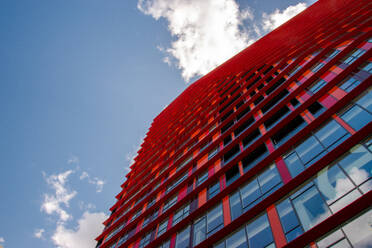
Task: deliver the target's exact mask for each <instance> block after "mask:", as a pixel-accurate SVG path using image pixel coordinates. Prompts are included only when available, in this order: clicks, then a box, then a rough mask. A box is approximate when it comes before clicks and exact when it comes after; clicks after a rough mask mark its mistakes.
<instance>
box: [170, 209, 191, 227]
mask: <svg viewBox="0 0 372 248" xmlns="http://www.w3.org/2000/svg"><path fill="white" fill-rule="evenodd" d="M189 213H190V205H189V204H187V205H186V206H183V207H181V209H179V210H178V211H177V212H176V213H175V214H174V216H173V226H174V225H176V224H177V223H178V222H180V221H181V220H183V219H184V218H186V217H187V216H188V215H189Z"/></svg>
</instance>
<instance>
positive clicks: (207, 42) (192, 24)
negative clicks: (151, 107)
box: [137, 0, 307, 82]
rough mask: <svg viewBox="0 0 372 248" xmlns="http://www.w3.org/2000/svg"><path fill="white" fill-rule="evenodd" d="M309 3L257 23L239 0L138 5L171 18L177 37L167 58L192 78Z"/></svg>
mask: <svg viewBox="0 0 372 248" xmlns="http://www.w3.org/2000/svg"><path fill="white" fill-rule="evenodd" d="M306 6H307V3H299V4H297V5H293V6H288V8H286V9H284V10H282V11H281V10H279V9H277V10H275V11H274V12H273V13H269V14H268V13H264V14H263V19H262V22H261V23H257V21H256V18H254V15H253V10H252V9H251V8H246V9H241V8H240V7H239V5H238V3H237V2H236V1H235V0H204V1H200V0H139V1H138V5H137V7H138V9H139V10H140V11H142V12H143V13H144V14H146V15H150V16H152V17H153V18H154V19H156V20H158V19H160V18H164V19H166V20H167V22H168V30H169V32H170V34H171V36H172V37H173V38H174V40H173V42H171V44H170V47H168V48H164V47H163V46H157V47H158V49H159V50H160V51H162V52H164V53H165V57H164V58H163V62H165V63H167V64H169V65H172V64H175V65H176V66H177V67H178V68H179V69H180V70H181V74H182V77H183V78H184V79H185V80H186V82H188V81H189V80H190V79H191V78H192V77H194V76H200V75H205V74H206V73H207V72H209V71H210V70H212V69H214V68H215V67H217V66H218V65H220V64H221V63H223V62H225V61H226V60H227V59H229V58H230V57H232V56H233V55H235V54H236V53H237V52H239V51H241V50H243V49H244V48H246V47H247V46H248V45H250V44H252V43H253V42H254V41H256V40H257V39H258V38H259V37H260V36H261V35H262V34H264V33H266V32H268V31H270V30H272V29H273V28H275V27H277V26H279V25H280V24H282V23H284V22H285V21H287V20H288V19H290V18H291V17H293V16H294V15H296V14H297V13H299V12H301V11H302V10H303V9H305V8H306Z"/></svg>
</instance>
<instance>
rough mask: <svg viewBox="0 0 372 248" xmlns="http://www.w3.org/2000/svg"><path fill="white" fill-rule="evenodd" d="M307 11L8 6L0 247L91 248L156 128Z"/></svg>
mask: <svg viewBox="0 0 372 248" xmlns="http://www.w3.org/2000/svg"><path fill="white" fill-rule="evenodd" d="M309 4H310V2H308V1H305V0H303V1H297V0H296V1H295V0H293V1H292V0H282V1H277V0H256V1H255V0H253V1H251V0H244V1H243V0H225V1H222V0H221V1H220V0H218V1H217V0H214V1H212V0H208V1H207V0H206V1H199V0H187V1H186V0H179V1H174V0H152V1H150V0H142V1H141V0H139V1H137V0H125V1H123V0H111V1H103V0H65V1H57V0H33V1H29V0H4V1H1V2H0V84H1V91H0V110H1V112H0V113H1V118H0V135H1V140H0V155H1V156H0V162H1V173H0V196H1V204H0V223H1V225H0V245H3V246H4V247H62V248H67V247H91V246H92V244H94V242H93V241H92V239H94V237H95V236H96V235H97V234H98V232H100V231H101V229H102V226H100V225H99V224H98V223H101V222H102V220H104V219H105V218H106V215H107V214H109V212H108V209H109V207H110V206H111V205H112V204H113V203H114V196H115V195H116V194H117V193H118V192H119V191H120V185H121V183H122V182H123V180H124V176H125V174H126V172H127V168H128V166H129V164H130V160H131V159H132V157H133V156H134V155H135V154H136V150H137V149H138V146H139V144H140V142H141V140H142V138H143V136H144V135H145V133H146V131H147V129H148V127H149V126H150V124H151V121H152V119H153V118H154V117H155V116H156V115H157V114H158V113H160V111H161V110H162V109H163V108H164V107H165V106H166V105H167V104H169V103H170V102H171V101H172V100H173V99H174V98H175V97H176V96H177V95H179V94H180V93H181V92H182V91H183V90H184V89H185V88H186V87H187V84H189V83H191V82H193V81H194V80H195V79H197V78H198V77H200V76H201V75H202V74H203V73H205V72H207V71H209V70H210V69H212V68H214V67H215V66H216V65H218V64H219V63H221V62H223V61H225V60H226V59H227V58H229V57H231V56H232V55H234V54H235V53H236V52H238V51H240V50H241V49H243V48H244V47H246V46H247V45H249V44H251V43H252V42H254V41H255V40H256V39H258V38H259V37H260V36H262V35H263V34H265V33H267V32H269V31H270V30H272V29H273V28H275V27H276V26H278V25H279V24H280V23H282V22H283V21H285V20H287V19H288V18H290V17H291V16H293V15H294V14H296V13H298V12H299V11H301V10H303V9H304V8H305V7H307V6H308V5H309ZM193 8H198V11H195V9H193ZM229 11H230V12H229ZM190 13H196V14H195V16H193V15H191V14H190ZM215 15H218V17H219V18H218V23H216V18H215V17H216V16H215ZM201 16H202V17H203V18H202V19H201ZM227 24H228V25H227ZM190 26H191V27H192V31H193V32H194V34H196V36H195V37H193V36H192V35H191V34H190V32H191V31H190V30H188V29H187V27H190ZM224 27H226V28H224ZM180 37H182V38H180ZM211 40H212V41H213V42H212V43H213V44H211ZM214 41H217V42H214ZM196 55H197V56H196ZM92 242H93V243H92Z"/></svg>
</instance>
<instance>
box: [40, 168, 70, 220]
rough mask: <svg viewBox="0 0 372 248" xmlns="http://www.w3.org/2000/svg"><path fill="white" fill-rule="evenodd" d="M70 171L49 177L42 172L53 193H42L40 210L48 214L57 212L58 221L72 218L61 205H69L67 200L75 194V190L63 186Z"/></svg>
mask: <svg viewBox="0 0 372 248" xmlns="http://www.w3.org/2000/svg"><path fill="white" fill-rule="evenodd" d="M72 173H73V171H72V170H67V171H65V172H62V173H60V174H53V175H51V176H49V177H47V176H46V174H45V173H43V176H44V178H45V180H46V182H47V184H48V185H49V186H50V187H51V188H52V189H53V190H54V194H44V200H43V203H42V205H41V210H42V211H44V212H45V213H47V214H49V215H51V214H57V215H58V216H59V221H60V222H64V221H67V220H69V219H71V218H72V216H71V215H70V214H68V213H67V211H66V210H65V209H63V206H64V207H69V202H70V201H71V199H72V198H74V197H75V196H76V194H77V192H76V191H74V190H73V191H70V190H68V189H67V188H66V187H65V184H66V182H67V181H68V177H69V176H70V175H71V174H72Z"/></svg>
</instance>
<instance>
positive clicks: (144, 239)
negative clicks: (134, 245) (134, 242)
mask: <svg viewBox="0 0 372 248" xmlns="http://www.w3.org/2000/svg"><path fill="white" fill-rule="evenodd" d="M150 238H151V232H149V233H147V234H146V235H145V236H143V237H142V239H141V241H140V245H139V248H143V247H145V246H146V245H148V244H149V243H150Z"/></svg>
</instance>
